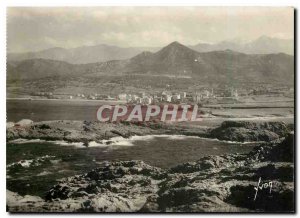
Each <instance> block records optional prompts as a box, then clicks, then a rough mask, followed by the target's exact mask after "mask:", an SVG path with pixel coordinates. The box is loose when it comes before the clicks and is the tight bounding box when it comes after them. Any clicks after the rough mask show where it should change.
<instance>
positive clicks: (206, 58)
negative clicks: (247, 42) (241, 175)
mask: <svg viewBox="0 0 300 218" xmlns="http://www.w3.org/2000/svg"><path fill="white" fill-rule="evenodd" d="M146 74H147V75H150V76H151V75H155V76H157V75H161V76H165V75H171V76H189V77H190V78H192V79H193V80H194V81H199V82H203V83H205V82H215V83H224V82H226V83H233V82H269V83H272V82H276V83H277V82H280V83H289V84H291V83H293V80H294V57H293V56H291V55H287V54H283V53H278V54H256V55H249V54H244V53H239V52H235V51H231V50H224V51H212V52H205V53H199V52H197V51H194V50H192V49H190V48H188V47H186V46H184V45H182V44H180V43H178V42H173V43H171V44H169V45H168V46H166V47H164V48H162V49H161V50H159V51H158V52H155V53H151V52H142V53H140V54H138V55H136V56H134V57H133V58H131V59H127V60H114V61H108V62H100V63H92V64H84V65H83V64H81V65H73V64H68V63H65V62H60V61H51V60H43V59H35V60H26V61H21V62H9V63H8V78H11V77H12V78H21V79H22V78H24V79H25V78H27V79H38V78H42V77H47V76H57V75H59V76H63V75H72V76H80V77H85V76H89V77H91V76H95V77H97V76H99V75H115V76H116V75H118V76H124V75H146Z"/></svg>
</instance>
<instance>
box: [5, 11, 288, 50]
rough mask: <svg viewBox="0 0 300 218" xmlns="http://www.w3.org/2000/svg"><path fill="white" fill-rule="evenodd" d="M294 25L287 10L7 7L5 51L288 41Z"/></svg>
mask: <svg viewBox="0 0 300 218" xmlns="http://www.w3.org/2000/svg"><path fill="white" fill-rule="evenodd" d="M293 22H294V11H293V8H291V7H90V8H89V7H84V8H83V7H44V8H38V7H35V8H34V7H31V8H30V7H27V8H22V7H11V8H8V9H7V51H8V52H27V51H39V50H43V49H48V48H52V47H63V48H75V47H79V46H90V45H98V44H109V45H116V46H120V47H162V46H165V45H167V44H169V43H171V42H173V41H178V42H180V43H182V44H185V45H195V44H198V43H203V42H204V43H217V42H220V41H224V40H234V41H241V42H247V41H250V40H254V39H256V38H258V37H260V36H263V35H264V36H269V37H276V38H284V39H292V38H293V35H294V23H293Z"/></svg>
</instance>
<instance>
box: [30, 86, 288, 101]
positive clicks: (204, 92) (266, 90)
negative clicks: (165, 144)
mask: <svg viewBox="0 0 300 218" xmlns="http://www.w3.org/2000/svg"><path fill="white" fill-rule="evenodd" d="M293 93H294V89H293V88H290V87H288V86H283V87H278V88H277V89H274V88H273V87H272V88H270V87H268V86H259V87H255V88H235V87H225V88H208V87H205V88H201V89H195V91H191V90H186V91H172V90H169V89H168V85H167V86H166V89H165V90H162V91H135V92H134V91H131V92H122V93H114V94H100V93H76V94H70V93H53V92H35V93H32V94H31V96H32V97H34V98H46V99H69V100H80V99H82V100H83V99H84V100H100V101H118V102H122V103H127V104H144V105H149V104H158V103H174V104H188V103H196V104H201V103H235V102H238V101H239V100H241V99H243V98H245V97H251V96H262V95H266V96H276V97H280V96H282V97H290V98H293V97H294V96H293Z"/></svg>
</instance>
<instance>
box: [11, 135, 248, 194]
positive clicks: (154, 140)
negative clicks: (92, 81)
mask: <svg viewBox="0 0 300 218" xmlns="http://www.w3.org/2000/svg"><path fill="white" fill-rule="evenodd" d="M252 148H253V145H251V144H234V143H225V142H220V141H214V140H210V139H201V138H196V137H186V136H144V137H140V136H139V137H133V138H132V139H129V140H126V139H122V138H119V139H118V138H117V139H116V140H113V143H111V144H110V145H109V146H105V147H104V145H97V146H94V147H88V148H86V147H81V146H80V145H77V146H74V145H62V144H55V143H50V142H35V143H32V142H27V143H10V144H8V145H7V164H11V163H15V162H18V161H21V160H32V159H36V158H37V157H42V156H45V155H51V156H54V157H53V158H52V160H51V162H46V163H43V164H42V165H40V166H32V167H21V168H17V169H10V170H8V171H7V175H8V179H7V188H8V189H9V190H11V191H16V192H19V193H21V194H32V195H40V196H43V195H44V193H45V191H47V190H48V189H49V188H50V187H51V186H52V185H54V184H55V183H56V180H57V179H60V178H63V177H66V176H73V175H76V174H80V173H85V172H88V171H90V170H91V169H93V168H95V167H97V166H99V164H101V161H117V160H143V161H145V162H146V163H148V164H150V165H153V166H157V167H162V168H169V167H172V166H175V165H177V164H179V163H184V162H188V161H195V160H198V159H199V158H201V157H203V156H206V155H221V154H226V153H245V152H249V151H250V150H251V149H252Z"/></svg>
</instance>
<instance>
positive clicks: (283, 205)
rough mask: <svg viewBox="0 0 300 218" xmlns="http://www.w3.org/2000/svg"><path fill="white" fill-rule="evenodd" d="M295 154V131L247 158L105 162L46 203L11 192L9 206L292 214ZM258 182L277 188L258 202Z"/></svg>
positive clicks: (64, 184) (59, 188) (55, 190)
mask: <svg viewBox="0 0 300 218" xmlns="http://www.w3.org/2000/svg"><path fill="white" fill-rule="evenodd" d="M228 125H229V124H226V125H225V126H228ZM238 125H242V124H240V123H239V124H238ZM230 126H232V124H230ZM245 126H246V127H247V128H254V127H253V126H254V125H252V124H248V123H247V124H246V125H243V127H241V128H244V127H245ZM229 128H232V127H229ZM276 131H277V130H276ZM293 151H294V134H293V133H290V134H288V135H287V136H286V137H285V138H280V139H277V140H274V141H272V142H268V143H262V144H260V145H258V146H257V147H255V148H254V149H253V151H251V152H249V153H248V154H229V155H221V156H207V157H203V158H201V159H199V160H198V161H196V162H190V163H184V164H180V165H178V166H175V167H173V168H171V169H160V168H157V167H153V166H150V165H148V164H146V163H144V162H143V161H119V162H112V163H111V162H104V163H102V165H101V166H100V167H98V168H96V169H94V170H91V171H90V172H88V173H86V174H82V175H76V176H73V177H68V178H64V179H62V180H60V181H59V182H58V183H57V184H56V185H55V186H53V187H52V188H51V189H50V190H49V191H48V192H47V193H46V196H45V198H44V199H41V198H39V197H35V196H24V197H23V196H19V195H18V194H16V193H11V192H9V191H8V193H9V195H8V200H7V208H8V211H10V212H293V211H295V208H294V201H295V199H294V193H295V191H294V159H293V155H292V154H293ZM259 178H261V181H262V183H269V182H272V190H271V191H270V189H267V188H265V189H263V190H259V192H258V194H257V199H256V200H254V197H255V189H254V188H255V187H256V186H257V184H258V181H259Z"/></svg>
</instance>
